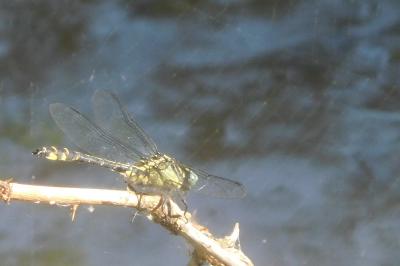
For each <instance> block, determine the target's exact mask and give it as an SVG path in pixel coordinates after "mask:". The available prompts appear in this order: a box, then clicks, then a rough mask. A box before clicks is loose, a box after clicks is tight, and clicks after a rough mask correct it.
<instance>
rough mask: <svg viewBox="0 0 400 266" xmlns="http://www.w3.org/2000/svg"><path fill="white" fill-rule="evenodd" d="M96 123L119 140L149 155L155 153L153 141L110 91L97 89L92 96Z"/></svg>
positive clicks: (155, 148)
mask: <svg viewBox="0 0 400 266" xmlns="http://www.w3.org/2000/svg"><path fill="white" fill-rule="evenodd" d="M92 105H93V109H94V113H95V118H96V122H97V124H98V125H99V126H100V127H101V128H102V129H103V130H104V131H106V132H108V133H109V134H111V135H112V136H113V137H114V138H116V139H117V140H118V141H119V142H121V143H123V144H124V145H125V146H127V147H128V148H131V149H136V150H138V151H140V152H141V153H142V154H144V155H145V156H147V157H149V156H151V155H154V154H156V153H157V147H156V144H155V143H154V141H153V140H152V139H151V138H150V137H149V136H148V135H147V134H146V133H145V132H144V130H143V129H142V128H141V127H140V126H139V125H138V124H137V122H136V121H135V120H134V119H133V117H132V116H131V115H130V114H129V113H128V111H127V110H126V108H125V107H124V106H123V105H122V104H121V102H120V101H119V100H118V97H117V96H116V95H115V94H114V93H111V92H108V91H101V90H98V91H96V92H95V94H94V95H93V98H92Z"/></svg>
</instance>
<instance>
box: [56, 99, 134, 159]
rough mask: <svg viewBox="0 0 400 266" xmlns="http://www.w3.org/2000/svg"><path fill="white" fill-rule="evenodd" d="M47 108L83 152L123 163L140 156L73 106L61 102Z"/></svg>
mask: <svg viewBox="0 0 400 266" xmlns="http://www.w3.org/2000/svg"><path fill="white" fill-rule="evenodd" d="M49 109H50V114H51V116H52V117H53V120H54V121H55V122H56V124H57V126H58V127H59V128H60V129H61V130H62V131H63V132H64V134H65V135H66V136H67V137H68V138H70V140H71V141H72V142H73V143H74V144H75V145H77V146H78V147H79V148H81V149H83V150H84V151H85V152H87V153H89V154H92V155H95V156H100V157H103V158H106V159H109V160H112V161H119V162H124V163H132V162H133V161H137V160H139V159H140V157H141V156H142V154H141V153H140V152H139V151H135V150H134V149H131V148H130V147H127V146H126V145H124V144H123V143H120V142H119V141H118V140H117V139H115V138H113V137H111V136H110V135H108V134H107V133H106V132H104V131H103V130H102V129H100V128H99V127H97V126H96V125H95V124H93V123H92V122H91V121H90V120H89V119H87V118H86V117H85V116H83V115H82V114H81V113H80V112H79V111H77V110H75V109H74V108H72V107H69V106H67V105H65V104H62V103H53V104H50V107H49Z"/></svg>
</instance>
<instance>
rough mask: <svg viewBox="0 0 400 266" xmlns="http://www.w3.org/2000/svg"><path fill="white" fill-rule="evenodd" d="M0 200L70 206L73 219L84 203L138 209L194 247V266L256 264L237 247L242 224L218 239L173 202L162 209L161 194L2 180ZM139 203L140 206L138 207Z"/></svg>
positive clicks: (170, 201)
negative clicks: (206, 265) (27, 183)
mask: <svg viewBox="0 0 400 266" xmlns="http://www.w3.org/2000/svg"><path fill="white" fill-rule="evenodd" d="M0 197H1V198H2V199H3V200H4V201H6V202H7V203H10V201H11V200H22V201H30V202H33V203H45V204H51V205H57V206H70V207H71V213H72V219H74V217H75V213H76V210H77V208H78V206H79V205H81V204H89V205H115V206H126V207H134V208H137V209H139V210H141V211H143V212H144V213H146V214H147V217H148V218H149V219H150V220H152V221H154V222H156V223H159V224H161V225H162V226H163V227H164V228H166V229H168V230H169V231H171V232H173V233H174V234H177V235H180V236H182V237H183V238H185V239H186V240H187V241H188V242H189V243H190V244H191V245H192V246H193V248H194V251H193V256H192V260H191V262H190V263H191V265H196V263H197V265H198V264H200V263H201V262H204V261H207V262H208V263H210V264H212V265H253V264H252V262H251V260H250V259H249V258H248V257H246V255H245V254H244V253H243V252H242V251H241V250H240V247H238V245H237V244H238V238H239V225H238V224H236V225H235V227H234V230H233V232H232V234H231V235H230V236H227V237H225V238H221V239H218V238H215V237H214V236H213V235H212V234H211V233H210V232H209V231H208V229H207V228H206V227H203V226H201V225H199V224H197V223H196V222H195V221H194V220H193V219H192V217H191V214H190V213H189V212H186V213H184V211H183V210H181V209H180V208H179V206H178V205H177V204H176V203H174V202H173V201H172V200H170V199H169V200H167V202H166V203H165V204H162V205H161V206H160V207H159V208H157V206H159V203H160V200H161V197H160V196H159V195H141V194H136V193H135V192H133V191H127V190H108V189H87V188H66V187H50V186H37V185H25V184H18V183H14V182H11V180H3V181H1V180H0ZM139 203H140V206H138V204H139Z"/></svg>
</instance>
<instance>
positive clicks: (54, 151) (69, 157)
mask: <svg viewBox="0 0 400 266" xmlns="http://www.w3.org/2000/svg"><path fill="white" fill-rule="evenodd" d="M32 153H33V154H34V155H36V156H38V157H43V158H46V159H48V160H51V161H65V162H80V163H88V164H92V165H99V166H102V167H105V168H109V169H111V170H113V171H116V172H118V173H121V172H126V171H128V170H129V169H130V167H129V165H128V164H122V163H118V162H113V161H110V160H107V159H103V158H99V157H96V156H92V155H89V154H85V153H82V152H79V151H71V150H69V149H68V148H62V149H58V148H56V147H54V146H51V147H42V148H41V149H37V150H36V151H34V152H32Z"/></svg>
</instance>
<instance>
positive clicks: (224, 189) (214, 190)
mask: <svg viewBox="0 0 400 266" xmlns="http://www.w3.org/2000/svg"><path fill="white" fill-rule="evenodd" d="M189 169H190V170H191V171H193V172H194V173H195V174H196V175H197V176H198V178H199V179H198V181H197V183H196V185H195V186H194V187H193V188H192V189H191V191H196V192H199V193H202V194H205V195H210V196H214V197H219V198H243V197H244V196H245V195H246V189H245V188H244V186H243V185H242V184H240V183H239V182H236V181H233V180H230V179H227V178H223V177H219V176H215V175H211V174H208V173H207V172H204V171H202V170H199V169H195V168H189Z"/></svg>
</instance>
